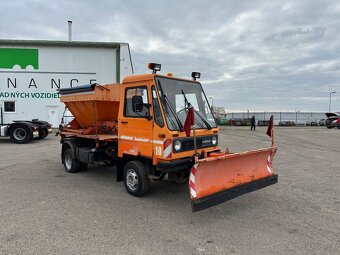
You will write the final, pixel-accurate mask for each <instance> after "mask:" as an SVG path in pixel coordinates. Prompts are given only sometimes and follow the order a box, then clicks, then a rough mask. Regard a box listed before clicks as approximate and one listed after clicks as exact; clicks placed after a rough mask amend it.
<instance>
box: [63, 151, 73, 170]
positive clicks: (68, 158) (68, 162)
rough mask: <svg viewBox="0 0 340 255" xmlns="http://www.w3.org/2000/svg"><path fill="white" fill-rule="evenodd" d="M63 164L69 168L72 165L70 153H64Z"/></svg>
mask: <svg viewBox="0 0 340 255" xmlns="http://www.w3.org/2000/svg"><path fill="white" fill-rule="evenodd" d="M64 162H65V166H66V168H67V169H71V167H72V158H71V155H70V154H66V155H65V158H64Z"/></svg>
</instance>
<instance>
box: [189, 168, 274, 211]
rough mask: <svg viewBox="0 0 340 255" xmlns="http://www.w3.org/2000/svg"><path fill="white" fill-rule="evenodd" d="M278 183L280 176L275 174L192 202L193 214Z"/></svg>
mask: <svg viewBox="0 0 340 255" xmlns="http://www.w3.org/2000/svg"><path fill="white" fill-rule="evenodd" d="M277 182H278V175H277V174H274V175H272V176H269V177H266V178H263V179H259V180H256V181H253V182H249V183H246V184H243V185H239V186H236V187H234V188H231V189H228V190H223V191H220V192H218V193H215V194H212V195H209V196H206V197H203V198H199V199H197V200H193V201H192V202H191V209H192V212H197V211H201V210H204V209H207V208H209V207H212V206H214V205H218V204H221V203H223V202H226V201H228V200H230V199H233V198H236V197H238V196H241V195H244V194H247V193H249V192H252V191H255V190H258V189H262V188H265V187H267V186H269V185H272V184H275V183H277Z"/></svg>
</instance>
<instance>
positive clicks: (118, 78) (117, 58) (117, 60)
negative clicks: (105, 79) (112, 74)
mask: <svg viewBox="0 0 340 255" xmlns="http://www.w3.org/2000/svg"><path fill="white" fill-rule="evenodd" d="M116 82H118V83H120V46H118V48H117V50H116Z"/></svg>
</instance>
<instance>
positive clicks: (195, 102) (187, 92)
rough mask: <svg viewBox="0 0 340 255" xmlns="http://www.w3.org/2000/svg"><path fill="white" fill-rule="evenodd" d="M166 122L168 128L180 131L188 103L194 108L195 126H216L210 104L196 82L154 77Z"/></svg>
mask: <svg viewBox="0 0 340 255" xmlns="http://www.w3.org/2000/svg"><path fill="white" fill-rule="evenodd" d="M155 81H156V84H157V87H158V91H159V94H160V95H159V96H160V99H161V104H162V107H163V111H164V115H165V119H166V123H167V125H168V128H169V129H170V130H179V131H181V130H182V128H183V126H184V122H185V118H186V116H187V111H188V104H187V103H186V101H187V102H188V103H189V104H191V105H192V106H193V107H194V109H195V127H196V128H197V129H202V128H203V129H211V128H214V127H216V123H215V119H214V117H213V115H212V113H211V110H210V106H209V104H208V101H207V99H206V96H205V94H204V92H203V90H202V87H201V84H199V83H198V82H190V81H181V80H175V79H169V78H163V77H155Z"/></svg>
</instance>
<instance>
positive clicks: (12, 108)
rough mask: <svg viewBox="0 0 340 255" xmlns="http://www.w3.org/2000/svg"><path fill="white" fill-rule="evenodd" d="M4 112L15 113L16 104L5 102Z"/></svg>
mask: <svg viewBox="0 0 340 255" xmlns="http://www.w3.org/2000/svg"><path fill="white" fill-rule="evenodd" d="M4 112H15V102H14V101H5V102H4Z"/></svg>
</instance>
